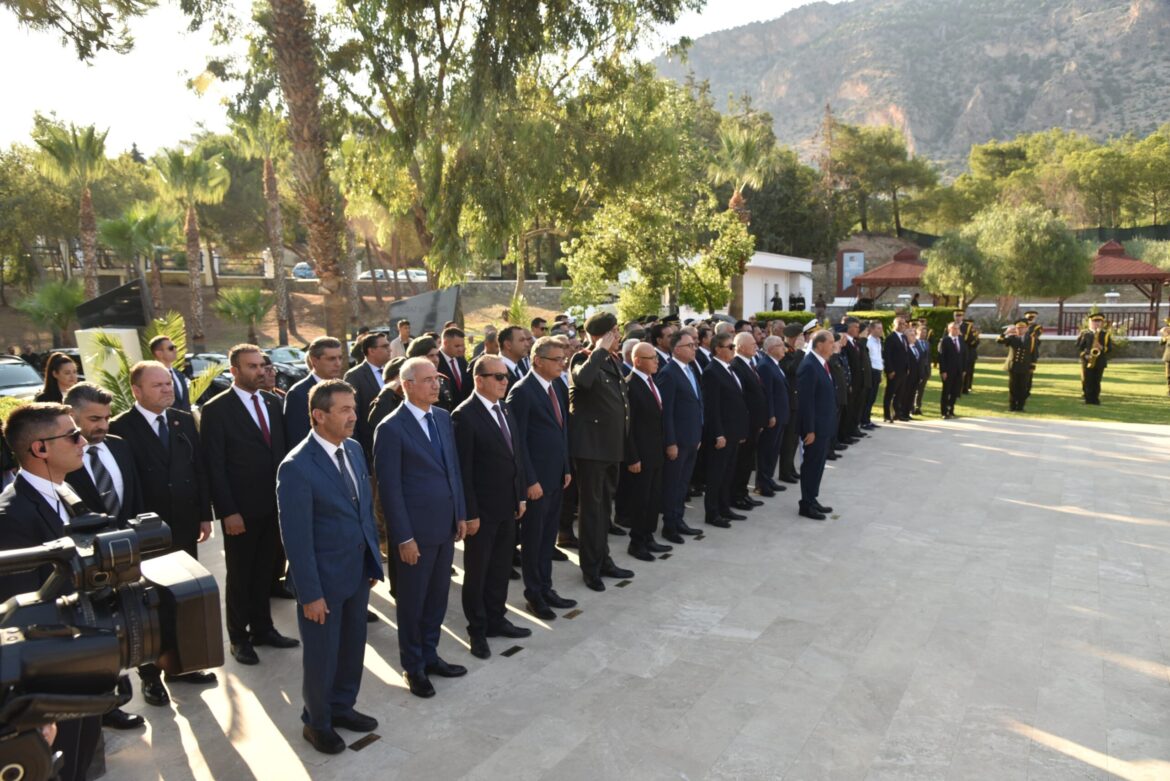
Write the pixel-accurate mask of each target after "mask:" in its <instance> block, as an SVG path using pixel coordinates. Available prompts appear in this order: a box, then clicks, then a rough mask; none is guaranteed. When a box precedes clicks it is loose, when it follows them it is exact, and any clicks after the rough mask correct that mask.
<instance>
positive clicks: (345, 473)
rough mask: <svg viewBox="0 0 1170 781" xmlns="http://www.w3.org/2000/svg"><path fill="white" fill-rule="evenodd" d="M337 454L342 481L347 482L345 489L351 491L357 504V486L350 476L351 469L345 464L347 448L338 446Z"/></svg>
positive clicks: (350, 494)
mask: <svg viewBox="0 0 1170 781" xmlns="http://www.w3.org/2000/svg"><path fill="white" fill-rule="evenodd" d="M334 455H335V456H337V468H338V469H340V470H341V482H343V483H345V490H347V491H349V498H350V499H352V500H353V503H354V504H357V500H358V495H357V486H356V485H354V484H353V478H352V477H350V476H349V469H348V468H347V467H346V465H345V448H341V447H339V448H337V450H335V451H334Z"/></svg>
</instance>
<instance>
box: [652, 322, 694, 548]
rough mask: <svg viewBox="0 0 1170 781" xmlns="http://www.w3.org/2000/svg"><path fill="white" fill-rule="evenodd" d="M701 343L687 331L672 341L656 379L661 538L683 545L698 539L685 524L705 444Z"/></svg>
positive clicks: (676, 334) (692, 530) (672, 338)
mask: <svg viewBox="0 0 1170 781" xmlns="http://www.w3.org/2000/svg"><path fill="white" fill-rule="evenodd" d="M697 347H698V342H696V341H695V337H694V336H693V335H692V334H690V333H688V332H687V331H685V330H683V331H679V332H677V333H675V334H673V335H671V337H670V352H671V356H672V358H671V361H670V363H668V364H667V365H666V366H665V367H663V368H662V369H661V371H659V372H658V374H657V375H655V382H656V383H657V385H658V391H659V393H660V394H661V395H662V441H663V446H664V453H665V455H666V462H665V463H664V464H663V467H662V537H663V539H665V540H669V541H670V542H672V543H674V544H675V545H682V544H683V542H684V539H683V535H684V534H685V535H697V534H698V533H699V530H698V529H693V528H691V527H690V526H688V525H687V524H686V521H684V520H683V515H684V513H685V512H686V501H687V491H688V488H689V486H690V484H691V477H692V473H693V472H694V470H695V461H696V459H697V457H698V454H699V445H700V444H701V443H702V441H703V392H702V390H701V389H700V388H701V386H702V374H701V372H700V370H699V369H698V367H697V365H696V363H695V353H696V351H697V350H696V348H697Z"/></svg>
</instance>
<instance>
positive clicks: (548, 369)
mask: <svg viewBox="0 0 1170 781" xmlns="http://www.w3.org/2000/svg"><path fill="white" fill-rule="evenodd" d="M564 358H565V346H564V344H562V343H561V342H560V341H559V340H558V339H557V338H555V337H547V336H542V337H541V338H539V339H537V340H536V343H535V344H534V345H533V347H532V371H530V372H529V373H528V374H527V375H525V376H524V379H522V380H520V381H519V382H518V383H516V384H515V385H513V386H512V390H510V391H508V406H509V407H510V408H511V411H512V416H513V417H514V418H515V419H516V425H517V427H518V428H519V429H520V431H519V436H520V439H521V441H522V442H523V447H521V448H520V452H521V453H522V455H523V457H524V474H525V476H526V480H527V483H528V484H527V486H526V487H525V496H526V497H527V501H528V509H527V511H526V512H525V514H524V521H523V523H521V524H520V540H521V541H520V557H521V569H522V572H523V577H524V597H525V599H526V600H527V603H528V604H527V607H528V612H530V613H532V614H533V615H534V616H536V617H537V618H541V619H544V620H546V621H549V620H552V619H554V618H556V615H557V614H556V613H554V612H553V610H552V609H553V608H554V607H555V608H560V609H566V608H571V607H576V605H577V603H576V601H575V600H572V599H565V598H564V597H562V596H560V595H559V594H557V592H556V590H555V589H553V583H552V562H553V552H554V550H555V546H556V540H557V529H558V527H559V525H560V519H561V511H562V506H561V504H562V496H563V492H564V489H566V488H568V487H569V485H570V482H571V480H572V478H571V469H570V465H569V392H568V389H567V388H566V387H565V385H564V383H562V382H561V381H560V374H561V367H562V366H563V365H564Z"/></svg>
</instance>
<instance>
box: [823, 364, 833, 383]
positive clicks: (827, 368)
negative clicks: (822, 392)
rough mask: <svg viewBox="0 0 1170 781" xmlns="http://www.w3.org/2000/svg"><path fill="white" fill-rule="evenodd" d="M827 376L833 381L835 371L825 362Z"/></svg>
mask: <svg viewBox="0 0 1170 781" xmlns="http://www.w3.org/2000/svg"><path fill="white" fill-rule="evenodd" d="M825 374H827V375H829V379H830V380H831V379H833V370H832V369H830V368H829V362H828V361H825Z"/></svg>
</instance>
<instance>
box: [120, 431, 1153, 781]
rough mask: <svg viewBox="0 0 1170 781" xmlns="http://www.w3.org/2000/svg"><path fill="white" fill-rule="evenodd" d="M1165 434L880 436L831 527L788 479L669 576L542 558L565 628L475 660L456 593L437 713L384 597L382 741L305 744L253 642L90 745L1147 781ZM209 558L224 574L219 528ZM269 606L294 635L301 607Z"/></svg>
mask: <svg viewBox="0 0 1170 781" xmlns="http://www.w3.org/2000/svg"><path fill="white" fill-rule="evenodd" d="M1167 434H1170V428H1168V427H1156V426H1125V425H1104V424H1077V423H1053V422H1048V421H1044V422H1039V421H1031V420H1029V419H1028V418H1026V417H1021V418H1012V419H1006V418H1005V419H994V420H980V419H959V420H955V421H948V422H945V423H942V422H933V423H932V422H918V423H913V424H899V425H897V426H885V427H883V428H882V429H881V430H880V431H878V432H876V433H875V435H873V436H871V437H870V438H869V439H866V440H865V441H863V443H862V444H860V445H856V446H854V447H852V448H850V449H849V451H848V452H847V453H846V454H845V457H844V458H843V459H842V460H840V461H837V462H835V463H834V464H833V465H831V466H830V469H829V470H828V472H827V474H826V478H825V486H824V493H823V495H822V496H821V501H822V503H824V504H828V505H831V506H832V507H833V508H834V514H833V517H832V519H831V520H829V521H827V522H824V523H816V522H813V521H808V520H805V519H802V518H798V517H797V515H796V512H795V510H796V494H795V492H794V490H792V489H790V490H789V491H788V492H786V493H784V494H781V495H779V496H777V497H776V498H774V499H770V500H767V504H766V505H765V506H764V507H762V508H759V509H757V510H756V511H755V512H753V513H751V517H750V519H749V520H747V521H745V522H741V523H736V524H734V525H733V528H732V529H730V530H724V529H711V530H710V533H709V534H708V535H707V536H706V538H705V539H703V540H699V541H689V542H688V543H687V544H686V545H684V546H681V547H679V548H676V549H675V551H674V553H673V555H672V556H671V557H670V558H668V559H666V560H663V561H657V562H654V563H643V562H638V561H633V560H632V559H630V557H628V556H626V554H625V551H624V545H623V539H624V538H622V539H619V538H611V543H613V548H614V558H615V559H616V560H617V561H618V563H619V564H621V565H623V566H627V565H629V566H631V567H632V568H633V569H634V570H635V571H636V572H637V576H636V577H635V578H634V579H633V580H632V581H631V582H630V583H629V584H628V585H627V586H625V587H621V588H615V587H614V586H615V585H616V584H615V583H614V582H613V581H608V583H609V586H610V588H609V590H608V591H606V592H605V593H604V594H594V593H593V592H590V591H588V590H586V589H585V587H584V585H583V584H582V583H581V579H580V577H579V574H578V571H577V570H576V568H575V566H574V565H573V564H571V563H559V564H556V565H555V568H554V577H555V579H556V585H557V588H558V590H559V591H560V593H561V594H562V595H565V596H571V597H573V598H575V599H578V600H580V603H581V604H580V608H581V613H580V614H579V615H577V616H576V617H575V618H572V619H568V620H567V619H566V617H564V616H562V617H560V618H558V619H557V620H555V621H550V622H548V623H547V624H545V623H544V622H541V621H538V620H534V619H531V618H529V617H528V616H527V615H525V614H523V613H518V614H517V615H514V616H513V620H514V621H516V623H518V624H521V625H523V626H528V627H531V628H532V629H533V630H534V634H533V636H532V637H531V638H528V639H526V640H522V641H519V642H509V641H505V640H502V639H494V640H492V641H491V643H492V650H493V652H494V656H493V657H492V658H491V659H490V660H488V661H486V662H481V661H479V660H477V659H475V658H473V657H471V655H470V654H469V653H468V652H467V649H466V646H465V644H464V642H463V638H464V637H465V634H466V630H465V622H464V620H463V617H462V613H461V610H460V609H459V593H458V589H459V587H458V585H457V584H455V585H453V587H452V598H451V607H450V610H449V611H448V622H447V630H448V631H447V632H446V633H445V635H444V637H443V640H442V643H441V645H440V653H441V654H442V655H443V656H444V657H445V658H446V659H448V660H449V661H452V662H457V663H460V664H465V665H467V666H468V667H469V668H470V670H471V672H470V673H469V674H468V675H467V676H466V677H465V678H462V679H458V680H453V681H448V680H443V679H435V687H436V689H438V696H436V697H435V698H433V699H430V700H420V699H417V698H415V697H412V696H411V695H410V694H409V693H408V692H407V690H406V689H405V687H404V685H403V683H402V679H401V677H400V675H399V670H398V667H397V662H398V659H397V656H398V652H397V646H396V642H395V635H394V631H393V628H392V624H391V622H392V621H393V618H394V610H393V606H392V604H391V603H390V601H389V599H388V597H387V595H386V592H385V589H384V586H383V587H380V588H379V590H378V593H377V594H376V595H375V597H374V598H373V600H372V607H373V609H374V610H375V611H377V612H378V613H379V614H381V615H382V616H383V617H384V622H383V623H381V624H377V625H373V626H372V627H371V633H370V638H369V645H368V648H367V651H366V675H365V678H364V682H363V687H362V694H361V698H360V700H359V702H358V706H359V708H360V709H361V710H363V711H364V712H367V713H370V714H372V715H374V716H376V717H377V718H378V719H379V721H380V722H381V726H380V727H379V729H378V731H377V733H376V734H377V735H378V736H379V738H380V739H378V740H375V741H373V742H371V743H369V744H368V745H366V746H365V747H364V748H362V749H361V750H360V751H346V752H344V753H343V754H340V755H337V756H332V757H326V756H324V755H321V754H318V753H316V752H315V751H313V750H312V748H311V747H310V746H309V745H308V744H307V743H305V742H304V740H302V738H301V735H300V732H301V722H300V718H299V717H300V710H301V697H300V680H301V654H300V651H299V649H293V650H287V651H280V650H273V649H270V648H259V649H257V652H258V653H259V654H260V657H261V664H260V665H259V666H258V667H243V666H240V665H238V664H236V663H235V662H234V661H233V660H232V659H230V658H229V659H228V662H227V664H226V665H225V667H224V668H223V669H221V670H220V671H219V675H220V685H219V686H218V687H217V688H211V689H196V688H190V687H187V686H184V685H182V684H176V685H173V686H171V687H170V690H171V695H172V697H173V698H174V702H173V703H172V705H171V707H169V708H152V707H150V706H148V705H145V704H144V703H143V702H142V700H141V698H140V696H137V695H136V697H135V699H134V701H133V702H132V703H131V704H130V705H129V706H127V709H128V710H130V711H133V712H137V713H142V714H144V715H145V716H146V717H147V723H148V727H147V729H146V731H145V733H118V732H112V731H110V730H106V732H105V734H106V739H107V753H108V760H107V762H108V768H109V770H108V777H109V778H113V779H151V778H163V779H168V780H169V779H180V780H182V779H212V778H214V779H233V780H235V779H280V780H281V781H295V780H296V779H307V778H312V779H355V778H377V779H379V780H380V781H382V780H385V779H393V778H402V779H411V780H412V781H413V780H414V779H454V778H477V779H494V778H499V779H529V778H552V779H557V780H558V781H563V780H565V779H583V780H588V781H596V780H597V779H639V781H641V780H643V779H701V778H718V779H772V778H783V779H899V780H901V779H980V780H983V779H996V781H1006V780H1008V779H1060V780H1061V781H1065V780H1067V779H1086V778H1122V779H1147V778H1148V779H1157V778H1161V779H1165V778H1168V777H1170V666H1168V657H1167V649H1168V647H1170V511H1168V508H1170V451H1168V449H1167V446H1166V443H1167ZM700 519H701V507H699V506H696V508H695V509H694V510H692V511H691V512H690V513H689V517H688V520H689V522H690V523H691V525H695V526H698V525H700V523H699V521H700ZM218 534H219V532H218V531H217V535H218ZM202 553H203V554H204V559H205V560H206V561H208V562H210V563H211V565H212V567H213V569H214V570H215V571H216V574H217V575H218V576H220V582H221V583H222V582H223V581H222V574H223V565H222V555H221V548H220V544H219V539H218V538H217V539H215V540H213V541H212V542H210V543H208V544H207V545H206V546H205V547H204V548H203V550H202ZM459 560H460V556H459V555H458V554H457V555H456V564H457V565H458V564H459ZM631 562H632V564H631ZM512 595H513V601H512V604H513V605H514V606H516V607H517V608H519V607H522V604H523V602H522V599H521V596H520V588H519V587H518V586H517V584H515V583H513V587H512ZM273 605H274V609H275V612H276V616H277V624H278V628H279V629H280V630H281V631H282V632H284V633H285V634H289V635H296V624H295V621H294V613H293V610H294V605H293V604H292V603H291V602H284V601H275V602H274V603H273ZM512 645H518V646H520V650H518V651H516V652H515V653H514V654H513V655H511V656H507V657H505V656H503V654H502V652H504V651H506V650H507V649H508V648H509V647H510V646H512ZM135 688H136V689H137V681H136V682H135ZM342 735H343V737H345V739H346V740H347V742H349V743H353V742H355V741H357V740H358V739H359V738H360V737H361V736H360V735H356V734H353V733H348V732H343V733H342Z"/></svg>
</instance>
